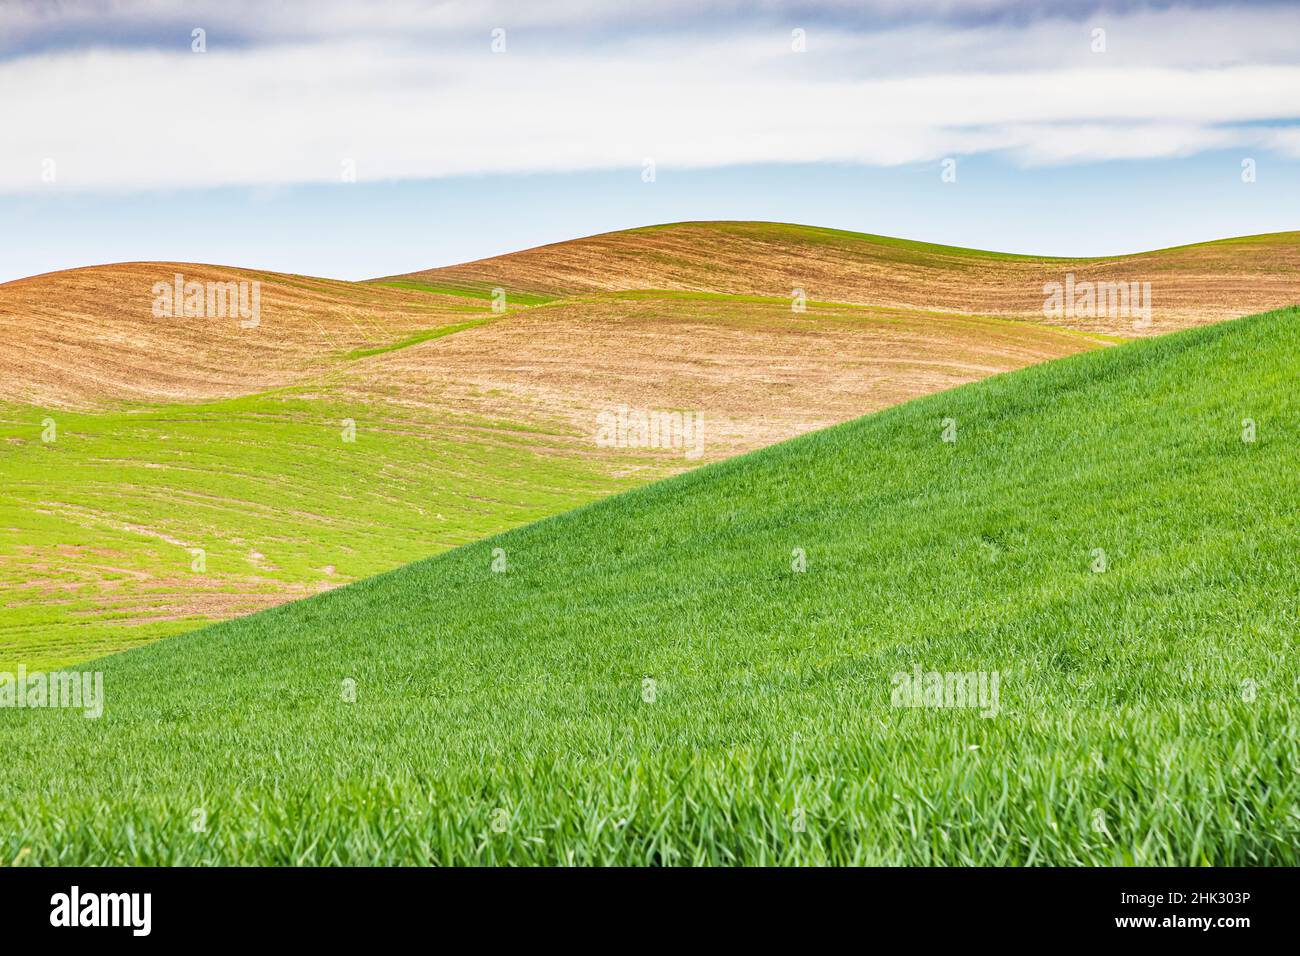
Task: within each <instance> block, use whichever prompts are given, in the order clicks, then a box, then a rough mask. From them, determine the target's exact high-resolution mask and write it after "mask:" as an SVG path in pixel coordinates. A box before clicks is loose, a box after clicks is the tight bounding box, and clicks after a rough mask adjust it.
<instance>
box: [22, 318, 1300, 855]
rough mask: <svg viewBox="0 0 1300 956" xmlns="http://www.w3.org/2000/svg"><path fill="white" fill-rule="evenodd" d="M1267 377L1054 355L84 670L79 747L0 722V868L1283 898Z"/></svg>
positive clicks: (1139, 357) (1285, 721)
mask: <svg viewBox="0 0 1300 956" xmlns="http://www.w3.org/2000/svg"><path fill="white" fill-rule="evenodd" d="M1298 347H1300V311H1297V310H1288V311H1285V312H1278V313H1273V314H1269V315H1262V316H1257V317H1254V318H1250V319H1247V320H1242V321H1238V322H1231V323H1224V324H1221V325H1217V326H1214V327H1211V328H1208V329H1200V330H1195V331H1191V332H1186V333H1182V334H1178V335H1173V336H1167V337H1162V338H1160V339H1156V340H1151V341H1145V342H1141V343H1134V344H1129V345H1125V346H1122V347H1118V348H1114V349H1108V350H1103V351H1098V352H1094V353H1091V354H1087V355H1081V356H1075V357H1072V358H1067V359H1063V360H1061V361H1059V362H1055V363H1051V364H1048V365H1043V366H1039V367H1036V368H1032V369H1027V370H1024V371H1020V372H1017V373H1015V374H1011V375H1006V376H1001V377H997V378H994V379H991V380H988V381H985V382H980V383H976V384H973V385H968V386H965V387H963V388H960V389H957V390H954V391H951V392H947V393H944V394H941V395H934V396H930V397H927V398H923V399H920V400H917V401H913V402H910V403H907V404H905V405H901V406H898V407H895V408H892V409H889V410H887V411H884V412H881V413H879V414H875V415H872V416H869V417H867V418H864V419H861V420H857V421H854V422H851V423H849V424H845V425H841V426H838V427H835V428H831V429H828V430H825V431H820V432H817V433H814V434H811V435H806V436H804V437H802V438H799V439H796V440H793V441H790V442H788V443H785V444H782V445H779V446H776V447H772V448H768V449H765V450H763V451H760V452H757V453H755V454H751V455H747V456H744V457H740V458H735V459H732V460H730V461H727V462H724V463H721V464H717V465H713V466H709V467H706V468H703V469H699V470H696V471H693V472H691V473H688V474H685V475H681V476H678V477H676V478H673V479H670V480H668V481H664V482H661V483H658V484H655V485H653V486H651V487H648V488H644V489H641V490H638V491H634V492H631V493H629V494H627V495H623V496H620V497H617V498H613V499H608V500H605V501H602V502H599V503H597V504H594V505H591V506H589V507H586V508H583V509H581V510H579V511H575V512H571V513H569V514H565V515H563V516H560V517H556V518H552V519H548V520H545V521H541V522H538V523H536V524H532V525H529V526H527V527H524V528H520V529H517V530H515V531H512V532H509V533H507V534H504V535H501V536H499V537H496V538H493V539H490V540H487V541H482V542H479V543H476V544H472V545H469V546H467V547H464V548H461V549H458V550H456V551H454V552H451V553H448V554H444V555H441V556H439V557H436V558H433V559H430V560H427V561H423V562H420V563H418V564H414V565H411V566H408V567H404V568H402V569H400V570H398V571H395V572H392V573H389V574H385V575H382V576H380V577H377V578H373V579H371V580H368V581H365V582H362V583H360V584H357V585H354V586H352V587H348V588H343V589H339V590H336V591H333V592H330V593H328V594H324V595H320V596H317V597H314V598H311V599H309V600H306V601H303V602H300V603H296V604H292V605H287V606H283V607H279V608H276V609H273V610H270V611H267V612H263V613H260V614H257V615H254V616H252V617H248V618H244V619H241V620H238V621H232V622H228V623H225V624H221V625H217V626H214V627H211V628H209V629H206V630H204V631H201V632H197V633H194V634H190V635H187V636H184V637H179V638H175V639H172V640H168V641H164V642H162V643H159V644H156V645H154V646H152V647H148V648H142V649H139V650H136V651H132V652H129V653H125V654H121V655H117V656H114V657H111V658H108V659H105V660H103V661H100V662H98V663H97V664H95V665H94V666H95V667H96V668H100V669H102V670H103V673H104V691H105V695H106V701H107V703H106V708H105V712H104V716H103V717H102V718H100V719H98V720H86V719H84V718H83V717H82V716H81V715H80V714H79V713H75V712H70V711H54V710H45V711H32V710H13V709H0V748H3V749H4V752H6V753H7V754H9V755H10V768H9V771H10V772H8V773H6V774H4V775H3V776H0V858H3V859H13V858H14V857H15V856H17V855H18V854H19V852H20V851H23V850H30V854H28V855H27V856H26V859H27V860H28V862H32V863H41V864H54V863H232V862H243V863H254V862H256V863H392V862H404V863H427V862H437V863H455V862H468V861H473V862H520V863H529V862H551V863H572V862H599V863H690V862H698V863H762V862H775V861H781V862H859V863H927V864H933V863H958V864H968V863H1060V864H1075V863H1103V864H1109V863H1140V864H1201V863H1211V864H1260V863H1272V864H1288V865H1294V864H1296V863H1297V862H1300V855H1298V853H1297V847H1298V846H1300V814H1298V813H1297V809H1296V808H1297V805H1298V801H1300V773H1298V772H1297V771H1298V770H1300V708H1298V707H1297V703H1296V700H1295V695H1294V688H1295V686H1296V681H1297V679H1298V678H1300V664H1298V662H1297V659H1296V657H1295V655H1294V654H1293V653H1292V650H1293V646H1294V635H1295V633H1296V629H1297V623H1298V622H1297V617H1298V614H1300V584H1298V583H1297V577H1296V575H1295V565H1296V557H1297V550H1296V544H1295V542H1296V540H1297V538H1296V533H1297V531H1300V527H1297V524H1298V523H1300V517H1298V516H1297V512H1296V510H1295V508H1294V501H1295V500H1296V499H1297V495H1298V494H1300V473H1298V472H1297V470H1296V468H1295V461H1296V448H1297V447H1298V446H1300V425H1298V424H1297V422H1296V421H1295V418H1294V415H1292V414H1291V411H1290V410H1291V407H1292V404H1293V398H1294V393H1295V386H1296V374H1295V365H1294V360H1293V357H1294V355H1295V352H1296V350H1297V348H1298ZM1244 419H1250V420H1251V423H1253V426H1254V429H1253V431H1251V430H1243V420H1244ZM945 430H946V431H947V434H948V435H949V436H950V437H952V438H954V439H955V440H954V441H952V442H947V441H944V440H943V436H944V434H945ZM1243 437H1245V438H1251V439H1253V440H1250V441H1246V440H1243ZM498 549H499V550H498ZM796 549H798V550H799V551H801V552H802V554H803V555H804V557H805V558H806V569H805V570H802V571H799V570H797V566H798V560H799V559H798V555H797V553H796ZM914 670H915V671H920V672H922V673H928V672H931V671H933V672H939V673H941V674H942V673H946V672H960V673H972V674H977V675H981V674H982V675H984V678H985V686H986V688H991V686H992V680H993V675H994V674H995V673H996V675H997V680H998V682H999V683H998V687H999V691H998V696H997V698H996V699H995V698H992V697H988V698H987V699H985V700H982V701H981V702H980V703H979V705H978V706H973V707H971V706H955V707H943V708H928V707H920V708H911V707H902V706H896V704H898V703H900V701H899V700H898V699H896V696H895V693H894V691H895V689H896V686H897V683H898V682H897V678H896V675H898V674H905V675H908V674H912V673H913V672H914ZM958 702H960V701H958ZM981 714H986V715H987V716H981ZM33 741H38V742H39V745H38V746H32V742H33ZM196 821H202V826H196V825H195V823H196Z"/></svg>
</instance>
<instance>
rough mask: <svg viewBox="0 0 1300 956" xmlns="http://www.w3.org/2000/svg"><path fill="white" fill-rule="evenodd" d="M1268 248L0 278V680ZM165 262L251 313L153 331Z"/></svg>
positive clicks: (914, 378)
mask: <svg viewBox="0 0 1300 956" xmlns="http://www.w3.org/2000/svg"><path fill="white" fill-rule="evenodd" d="M1296 249H1297V245H1296V242H1295V235H1294V234H1280V235H1278V236H1262V237H1250V238H1247V239H1242V240H1233V241H1229V242H1224V243H1210V244H1205V245H1203V246H1192V247H1185V248H1182V249H1175V250H1166V251H1163V252H1156V253H1150V254H1147V255H1145V256H1139V257H1125V258H1122V259H1115V260H1042V259H1032V258H1029V257H1016V256H1005V255H999V254H994V253H982V252H978V251H974V250H962V249H953V248H950V247H942V246H933V245H928V244H924V243H914V242H907V241H903V240H894V239H884V238H881V237H874V236H866V235H861V234H855V233H844V232H838V231H834V230H823V229H814V228H812V227H806V226H786V225H777V224H770V223H711V224H706V223H684V224H676V225H670V226H657V227H650V228H648V229H642V230H631V231H628V232H625V233H613V234H609V235H606V236H596V237H591V238H588V239H580V240H576V241H574V242H571V243H562V244H559V245H556V246H547V247H543V248H541V249H536V250H527V251H524V252H520V253H515V254H513V255H510V256H505V257H500V258H497V259H491V260H484V261H482V262H477V263H469V264H466V265H464V266H457V267H451V268H449V269H439V270H431V271H428V272H424V273H418V274H413V275H410V276H404V277H392V278H389V279H382V280H375V281H373V282H364V283H350V282H337V281H332V280H323V279H314V278H310V277H305V276H294V275H284V274H276V273H266V272H255V271H251V270H239V269H230V268H225V267H216V266H196V265H189V264H184V263H127V264H121V265H114V266H99V267H91V268H86V269H76V270H71V271H68V272H62V273H53V274H49V275H44V276H36V277H32V278H30V279H24V280H20V281H17V282H11V283H7V284H4V285H0V335H3V337H4V341H5V343H6V347H5V349H4V350H3V351H0V477H3V479H4V480H3V482H0V607H3V610H4V614H3V616H0V668H3V667H9V668H12V667H14V666H16V665H17V664H19V663H22V664H25V665H26V666H28V667H33V668H37V667H49V666H57V665H59V664H63V663H68V662H73V661H79V660H86V659H89V658H91V657H95V656H98V655H101V654H105V653H109V652H112V651H116V650H120V649H123V648H126V647H131V646H135V645H137V644H140V643H144V642H148V641H151V640H154V639H157V638H159V637H163V636H167V635H170V634H176V633H180V632H183V631H186V630H190V629H192V628H194V627H196V626H198V625H201V624H203V623H205V622H209V621H213V620H221V619H225V618H229V617H234V616H238V615H240V614H243V613H247V612H250V611H253V610H257V609H259V608H264V607H268V606H271V605H274V604H278V603H281V602H284V601H287V600H292V599H296V598H300V597H304V596H308V595H311V594H315V593H317V592H319V591H322V590H328V589H330V588H334V587H337V586H339V585H341V584H345V583H347V582H350V581H354V580H359V579H361V578H364V577H366V576H369V575H372V574H375V573H378V572H381V571H385V570H389V569H391V568H395V567H397V566H399V565H401V564H404V563H406V562H408V561H411V560H414V559H417V558H421V557H426V556H428V555H431V554H434V553H437V552H439V551H443V550H446V549H449V548H454V547H458V546H461V545H464V544H467V543H469V542H472V541H475V540H478V539H480V538H483V537H485V536H488V535H491V534H495V533H498V532H501V531H504V530H506V529H508V528H511V527H515V526H518V525H521V524H526V523H528V522H530V521H534V520H537V519H539V518H543V517H545V516H547V515H553V514H557V513H560V512H563V511H566V510H568V509H570V508H573V507H576V506H579V505H582V504H585V503H588V502H591V501H594V500H596V499H598V498H601V497H603V496H606V495H609V494H613V493H616V492H619V491H624V490H627V489H630V488H632V487H635V486H637V485H640V484H645V483H647V482H651V481H654V480H657V479H659V478H663V477H666V476H670V475H673V474H676V473H678V472H681V471H685V470H687V469H689V468H693V467H697V466H699V465H701V464H705V463H708V462H712V461H719V460H722V459H725V458H728V457H731V456H734V455H737V454H743V453H745V452H749V451H752V450H755V449H757V448H761V447H764V446H767V445H770V444H772V443H775V442H779V441H782V440H785V439H788V438H791V437H794V436H796V435H800V434H803V433H806V432H809V431H814V430H817V429H821V428H825V427H827V426H830V425H834V424H836V423H839V422H843V421H847V420H850V419H853V418H856V417H858V416H860V415H862V414H865V413H868V412H872V411H876V410H879V409H882V408H886V407H888V406H891V405H894V404H897V403H899V402H903V401H907V400H909V399H912V398H916V397H918V396H921V395H926V394H930V393H933V392H937V391H942V390H945V389H949V388H952V387H954V386H957V385H961V384H963V383H966V382H971V381H975V380H978V379H982V378H985V377H987V376H990V375H995V374H998V373H1002V372H1007V371H1011V370H1014V369H1017V368H1021V367H1024V366H1026V365H1031V364H1036V363H1039V362H1043V361H1047V360H1051V359H1056V358H1060V357H1062V356H1067V355H1072V354H1075V353H1078V352H1082V351H1089V350H1093V349H1097V348H1101V347H1104V346H1106V345H1109V344H1113V343H1114V342H1116V341H1119V340H1120V339H1121V338H1123V337H1127V336H1131V335H1145V334H1148V333H1150V332H1152V331H1157V332H1158V331H1163V330H1167V329H1170V328H1180V327H1185V326H1192V325H1197V324H1199V323H1201V322H1204V321H1208V320H1211V319H1216V318H1222V317H1224V316H1225V315H1227V314H1233V312H1234V310H1236V309H1238V308H1240V307H1241V306H1249V307H1254V306H1256V305H1258V307H1260V308H1263V307H1265V306H1277V305H1283V304H1287V303H1290V302H1295V301H1297V300H1300V271H1297V269H1296V256H1297V252H1296ZM1068 273H1077V274H1078V276H1079V278H1080V281H1086V280H1085V278H1084V277H1086V276H1094V277H1106V276H1109V277H1111V278H1113V279H1115V280H1116V281H1118V280H1119V279H1121V278H1125V279H1126V277H1130V276H1136V277H1139V278H1145V279H1147V280H1149V281H1150V282H1151V283H1152V287H1153V288H1152V301H1153V322H1152V325H1151V328H1149V329H1147V328H1143V329H1134V328H1132V327H1131V326H1132V322H1131V321H1127V320H1121V319H1120V318H1119V317H1111V316H1109V315H1103V316H1099V317H1097V318H1096V319H1095V320H1093V319H1081V318H1075V317H1066V318H1063V319H1062V321H1061V323H1055V322H1049V321H1047V320H1046V319H1045V318H1044V316H1043V314H1042V282H1043V281H1044V277H1056V278H1057V279H1059V278H1061V277H1062V276H1063V275H1065V274H1068ZM177 274H181V275H182V276H183V278H184V279H185V280H188V281H193V282H198V283H201V284H203V285H224V284H227V283H233V284H234V286H232V287H231V288H232V289H233V288H235V287H238V286H239V285H240V283H244V284H245V285H246V286H249V287H251V284H252V283H257V284H258V285H257V288H258V290H259V293H258V295H259V298H258V310H257V311H258V315H257V317H256V319H257V321H256V322H255V323H252V324H249V323H247V322H245V321H244V320H241V318H240V317H238V316H235V315H231V314H226V315H224V316H221V315H209V314H204V315H202V316H200V315H191V316H186V315H185V314H184V311H183V309H179V308H173V310H172V313H169V314H164V315H161V316H160V315H157V314H155V311H156V309H155V306H156V300H157V291H156V290H157V289H158V287H159V284H160V283H161V284H162V286H163V287H169V286H171V285H172V283H173V280H174V277H175V275H177ZM795 288H799V289H802V290H803V292H804V295H805V297H806V301H804V302H802V303H800V304H801V305H802V306H803V308H802V310H801V311H799V310H796V309H795V308H793V303H792V300H791V295H792V293H793V291H794V289H795ZM496 289H500V290H502V294H503V295H504V300H503V301H502V305H503V308H502V309H501V310H496V309H494V308H493V306H494V298H496V294H495V293H494V290H496ZM182 298H183V297H182V296H177V297H176V301H177V303H179V302H181V300H182ZM1238 299H1239V300H1240V301H1239V302H1238V301H1237V300H1238ZM1230 302H1231V303H1234V304H1233V305H1232V307H1231V308H1229V306H1228V305H1225V303H1230ZM174 305H175V304H174ZM1035 309H1037V312H1036V313H1035V311H1034V310H1035ZM1058 324H1060V325H1062V326H1068V327H1057V325H1058ZM623 410H629V411H630V413H631V414H632V415H636V414H637V413H655V414H659V415H673V414H676V415H679V416H700V418H699V419H698V420H701V421H702V422H703V428H702V429H700V430H699V431H698V436H699V437H700V438H701V439H702V440H701V441H700V442H699V443H698V447H692V448H691V449H690V450H691V454H690V455H687V454H686V451H687V449H686V447H685V445H684V443H681V444H677V443H670V447H646V446H645V445H644V444H638V443H637V442H631V443H629V442H627V441H621V442H613V443H611V442H602V441H601V440H600V429H601V425H600V422H601V421H602V420H606V419H608V418H609V417H610V416H618V415H620V414H624V411H623ZM622 434H623V435H624V437H625V436H626V434H627V433H626V432H623V433H622ZM632 434H633V435H634V437H635V436H637V434H638V433H636V432H635V431H634V432H632Z"/></svg>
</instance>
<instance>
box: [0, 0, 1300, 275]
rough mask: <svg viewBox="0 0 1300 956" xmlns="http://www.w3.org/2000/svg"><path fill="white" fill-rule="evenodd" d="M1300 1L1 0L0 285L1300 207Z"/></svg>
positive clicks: (348, 269) (1276, 218) (1081, 233)
mask: <svg viewBox="0 0 1300 956" xmlns="http://www.w3.org/2000/svg"><path fill="white" fill-rule="evenodd" d="M1298 36H1300V4H1294V3H1280V2H1276V3H1267V2H1255V3H1211V2H1187V3H1140V2H1122V0H1121V2H1110V3H1097V2H1085V0H1078V2H1064V0H1062V2H1037V3H1029V2H1022V0H855V2H844V0H810V2H805V3H800V2H787V3H772V2H755V3H739V2H734V0H732V2H722V0H689V2H688V0H661V2H657V3H645V2H642V0H635V2H624V0H610V2H605V3H593V2H577V0H552V2H546V0H533V2H529V3H522V2H514V3H504V2H499V0H477V2H468V0H441V2H417V0H392V2H380V3H375V4H357V3H353V2H340V0H314V2H305V0H282V2H279V3H274V4H271V3H261V2H252V0H221V2H216V0H191V2H172V0H151V2H146V0H113V2H110V0H62V2H57V0H55V2H51V0H46V2H40V3H37V2H28V0H9V2H5V3H0V236H3V239H2V240H0V250H2V251H3V255H0V281H7V280H9V279H14V278H18V277H21V276H25V275H32V274H37V273H41V272H48V271H53V270H56V269H63V268H70V267H75V266H81V265H91V264H98V263H103V262H115V261H130V260H141V259H149V260H155V259H162V260H173V261H196V262H210V263H220V264H226V265H237V266H246V267H251V268H259V269H271V270H277V271H289V272H299V273H306V274H311V275H322V276H331V277H337V278H345V279H360V278H369V277H373V276H379V275H389V274H395V273H399V272H407V271H412V270H416V269H422V268H429V267H432V266H437V265H446V264H450V263H453V262H459V261H466V260H469V259H473V258H478V257H482V256H488V255H494V254H499V253H503V252H508V251H511V250H514V249H519V248H526V247H528V246H533V245H538V244H541V243H545V242H556V241H562V240H565V239H569V238H574V237H577V236H581V235H590V234H592V233H596V232H602V231H606V230H611V229H620V228H628V227H632V226H639V225H647V224H650V223H657V222H672V221H679V220H692V219H764V220H776V221H790V222H802V223H810V224H815V225H824V226H833V227H837V228H843V229H854V230H859V231H862V232H870V233H878V234H883V235H895V236H903V237H907V238H914V239H923V240H927V241H932V242H944V243H952V244H956V245H967V246H975V247H979V248H986V249H996V250H1000V251H1010V252H1024V253H1035V254H1043V255H1080V256H1086V255H1107V254H1116V253H1124V252H1134V251H1140V250H1142V249H1150V248H1160V247H1164V246H1169V245H1177V244H1181V243H1187V242H1195V241H1201V240H1207V239H1215V238H1223V237H1227V236H1232V235H1243V234H1250V233H1258V232H1271V231H1281V230H1290V229H1296V228H1300V188H1298V187H1300V43H1297V42H1296V38H1297V37H1298Z"/></svg>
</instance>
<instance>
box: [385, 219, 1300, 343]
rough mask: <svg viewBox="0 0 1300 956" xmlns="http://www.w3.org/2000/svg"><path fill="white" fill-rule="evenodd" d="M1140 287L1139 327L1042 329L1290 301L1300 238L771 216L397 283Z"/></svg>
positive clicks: (961, 303) (1100, 318) (912, 289)
mask: <svg viewBox="0 0 1300 956" xmlns="http://www.w3.org/2000/svg"><path fill="white" fill-rule="evenodd" d="M1067 273H1073V274H1074V275H1075V277H1076V280H1077V281H1078V282H1080V283H1082V282H1086V281H1091V282H1125V283H1129V282H1149V283H1150V286H1151V303H1152V316H1151V326H1150V328H1145V329H1135V328H1134V326H1133V322H1132V321H1131V319H1129V318H1127V317H1125V316H1111V315H1096V316H1086V315H1078V316H1069V317H1063V318H1062V319H1061V320H1059V321H1058V320H1054V321H1053V324H1055V325H1060V326H1063V327H1066V328H1074V329H1081V330H1085V331H1091V332H1103V333H1109V334H1118V335H1135V334H1158V333H1162V332H1169V331H1173V330H1176V329H1180V328H1188V327H1191V326H1196V325H1203V324H1206V323H1209V322H1216V321H1220V320H1222V319H1228V318H1237V317H1239V316H1243V315H1250V314H1252V313H1255V312H1260V311H1263V310H1265V309H1272V308H1278V307H1279V306H1285V305H1293V304H1295V303H1297V302H1300V233H1295V232H1288V233H1273V234H1270V235H1262V236H1244V237H1241V238H1237V239H1228V240H1222V241H1218V242H1204V243H1198V244H1196V245H1189V246H1180V247H1178V248H1175V249H1161V250H1155V251H1152V252H1144V253H1139V254H1137V255H1129V256H1112V257H1106V258H1097V259H1060V258H1050V257H1047V258H1044V257H1036V256H1017V255H1006V254H1001V253H993V252H983V251H981V250H978V249H961V248H956V247H953V246H940V245H934V244H932V243H925V242H914V241H911V240H906V239H894V238H890V237H888V236H873V235H868V234H865V233H856V232H846V231H844V230H840V229H823V228H818V227H815V226H799V225H791V224H788V223H769V222H684V223H669V224H665V225H661V226H648V227H646V228H643V229H629V230H626V231H622V232H611V233H605V234H603V235H598V236H590V237H587V238H585V239H577V240H573V241H569V242H561V243H555V244H553V245H547V246H541V247H539V248H536V249H528V250H525V251H523V252H516V253H511V254H510V255H504V256H496V257H494V258H491V259H483V260H480V261H478V262H470V263H466V264H464V265H457V266H450V267H447V268H441V269H429V270H425V271H423V272H416V273H411V274H410V275H408V276H403V277H398V278H401V279H405V280H407V281H412V280H414V281H422V282H427V283H429V284H430V285H431V286H433V287H436V288H462V289H470V288H473V289H485V288H489V287H492V286H499V287H503V288H507V289H520V290H528V291H531V292H540V293H545V294H549V295H575V294H581V293H591V292H608V291H616V290H626V289H642V288H653V289H678V290H711V291H715V292H727V293H733V294H743V295H766V296H780V297H787V298H788V297H789V296H790V295H792V290H794V289H803V290H804V292H805V294H806V295H807V296H808V297H809V298H810V299H822V300H827V301H833V302H852V303H857V304H863V305H878V306H886V307H890V308H913V309H930V310H935V311H941V312H959V313H976V314H983V315H1000V316H1005V317H1011V318H1022V319H1027V320H1030V321H1037V322H1042V321H1044V319H1043V302H1044V293H1043V286H1044V284H1045V283H1049V282H1060V283H1064V282H1065V281H1066V274H1067Z"/></svg>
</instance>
